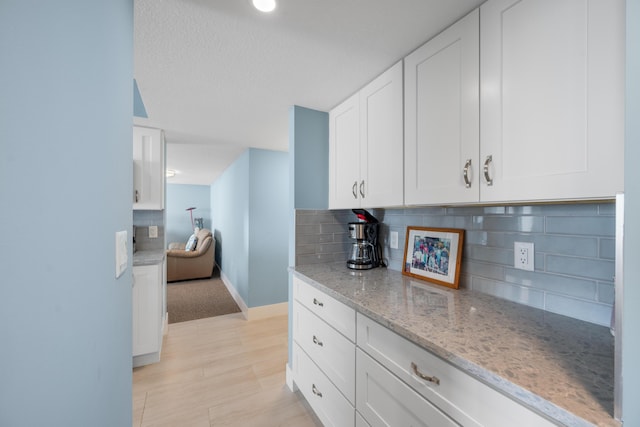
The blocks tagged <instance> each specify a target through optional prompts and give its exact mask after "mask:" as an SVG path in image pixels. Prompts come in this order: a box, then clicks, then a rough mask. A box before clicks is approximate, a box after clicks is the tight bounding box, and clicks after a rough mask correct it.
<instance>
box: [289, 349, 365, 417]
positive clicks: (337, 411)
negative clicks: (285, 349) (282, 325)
mask: <svg viewBox="0 0 640 427" xmlns="http://www.w3.org/2000/svg"><path fill="white" fill-rule="evenodd" d="M293 370H294V376H295V382H296V386H297V387H298V388H299V389H300V392H301V393H302V394H303V395H304V397H305V399H307V402H309V405H310V406H311V408H312V409H313V411H314V412H315V414H316V415H317V416H318V418H319V419H320V421H322V425H324V426H327V427H349V426H352V427H353V426H354V425H355V409H354V408H353V406H352V405H351V404H350V403H349V402H348V401H347V399H345V397H344V396H343V395H342V394H341V393H340V391H338V389H337V388H336V387H335V386H334V385H333V383H331V381H329V379H328V378H327V377H326V376H325V375H324V374H323V373H322V371H321V370H320V369H319V368H318V367H317V366H316V364H315V363H313V361H312V360H311V359H310V358H309V357H308V356H307V354H306V353H305V352H304V351H303V350H302V349H301V348H300V347H299V346H298V345H297V344H294V346H293Z"/></svg>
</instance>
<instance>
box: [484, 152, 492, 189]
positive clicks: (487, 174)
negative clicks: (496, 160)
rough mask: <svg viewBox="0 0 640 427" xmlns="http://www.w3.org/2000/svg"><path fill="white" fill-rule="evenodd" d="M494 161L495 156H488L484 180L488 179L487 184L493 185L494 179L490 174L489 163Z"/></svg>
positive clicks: (485, 162)
mask: <svg viewBox="0 0 640 427" xmlns="http://www.w3.org/2000/svg"><path fill="white" fill-rule="evenodd" d="M492 161H493V156H487V159H486V160H485V161H484V180H485V181H487V185H489V186H491V185H493V179H492V178H491V177H490V176H489V163H491V162H492Z"/></svg>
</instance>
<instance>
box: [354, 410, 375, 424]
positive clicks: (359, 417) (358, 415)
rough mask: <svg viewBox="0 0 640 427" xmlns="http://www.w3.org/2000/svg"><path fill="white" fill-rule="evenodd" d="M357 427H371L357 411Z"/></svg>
mask: <svg viewBox="0 0 640 427" xmlns="http://www.w3.org/2000/svg"><path fill="white" fill-rule="evenodd" d="M356 427H371V426H370V425H369V423H368V422H366V421H365V420H364V418H362V415H360V414H359V413H358V412H357V411H356Z"/></svg>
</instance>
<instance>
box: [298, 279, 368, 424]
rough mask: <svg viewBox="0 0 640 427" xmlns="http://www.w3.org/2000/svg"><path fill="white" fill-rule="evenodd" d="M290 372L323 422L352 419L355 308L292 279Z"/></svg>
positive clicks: (351, 421) (347, 421)
mask: <svg viewBox="0 0 640 427" xmlns="http://www.w3.org/2000/svg"><path fill="white" fill-rule="evenodd" d="M293 284H294V286H293V297H294V301H293V341H294V345H293V376H294V381H295V383H296V386H297V387H298V388H299V389H300V391H301V392H302V394H303V395H304V397H305V398H306V399H307V401H308V402H309V405H310V406H311V408H313V410H314V412H315V413H316V415H317V416H318V418H320V420H321V421H322V423H323V424H324V425H325V426H336V427H348V426H352V427H353V426H354V425H355V408H354V405H355V391H356V385H355V352H356V345H355V331H356V325H355V323H356V312H355V310H354V309H353V308H350V307H348V306H346V305H344V304H342V303H341V302H339V301H337V300H335V299H334V298H331V297H330V296H328V295H326V294H325V293H323V292H322V291H320V290H318V289H316V288H314V287H313V286H311V285H309V284H307V283H305V282H303V281H302V280H300V279H298V278H294V280H293Z"/></svg>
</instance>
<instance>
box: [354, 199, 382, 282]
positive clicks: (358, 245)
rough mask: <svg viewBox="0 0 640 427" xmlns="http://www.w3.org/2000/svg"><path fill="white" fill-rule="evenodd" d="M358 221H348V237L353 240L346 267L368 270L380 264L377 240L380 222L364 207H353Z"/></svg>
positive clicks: (380, 256) (379, 250) (380, 254)
mask: <svg viewBox="0 0 640 427" xmlns="http://www.w3.org/2000/svg"><path fill="white" fill-rule="evenodd" d="M353 213H354V214H356V216H357V217H358V219H360V221H359V222H350V223H349V237H350V238H352V239H354V240H355V243H353V245H352V246H351V251H350V254H349V259H348V260H347V267H349V268H351V269H353V270H369V269H371V268H376V267H380V266H381V265H382V249H381V248H380V243H379V242H378V232H379V231H380V224H379V223H378V220H377V219H376V218H375V217H373V216H372V215H371V214H370V213H369V212H367V211H366V210H364V209H353Z"/></svg>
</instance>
